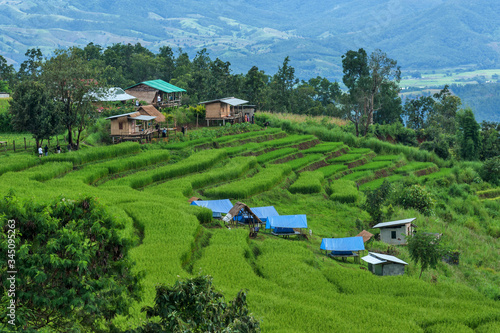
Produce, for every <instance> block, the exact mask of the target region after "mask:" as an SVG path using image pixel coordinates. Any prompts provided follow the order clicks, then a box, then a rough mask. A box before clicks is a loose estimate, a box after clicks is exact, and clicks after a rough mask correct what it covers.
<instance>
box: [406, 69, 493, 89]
mask: <svg viewBox="0 0 500 333" xmlns="http://www.w3.org/2000/svg"><path fill="white" fill-rule="evenodd" d="M495 74H497V75H500V69H484V70H476V71H459V70H453V69H450V70H447V71H446V70H442V71H435V72H434V73H432V72H425V71H424V72H421V75H422V77H421V78H412V77H410V76H404V75H403V77H402V80H401V82H400V84H399V85H400V86H401V87H420V88H424V87H444V86H445V85H446V84H447V85H451V84H467V83H468V84H477V80H475V78H478V77H479V78H480V79H481V80H482V81H484V80H486V81H488V80H490V81H491V80H494V79H493V78H492V75H495ZM403 92H404V90H403Z"/></svg>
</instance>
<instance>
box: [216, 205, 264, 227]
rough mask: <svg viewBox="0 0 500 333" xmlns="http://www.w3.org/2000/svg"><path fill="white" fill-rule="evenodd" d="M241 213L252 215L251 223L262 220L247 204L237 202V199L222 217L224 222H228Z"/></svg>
mask: <svg viewBox="0 0 500 333" xmlns="http://www.w3.org/2000/svg"><path fill="white" fill-rule="evenodd" d="M241 213H245V214H247V215H249V216H250V217H252V218H253V223H262V221H261V220H260V219H259V217H258V216H257V215H255V214H254V212H252V210H251V209H250V207H248V206H247V205H245V204H244V203H242V202H239V201H238V202H237V203H236V204H235V205H234V206H233V208H231V209H230V210H229V213H227V215H226V216H225V217H224V219H223V220H224V221H226V222H229V221H231V220H232V219H233V217H235V216H238V215H240V214H241Z"/></svg>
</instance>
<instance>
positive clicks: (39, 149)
mask: <svg viewBox="0 0 500 333" xmlns="http://www.w3.org/2000/svg"><path fill="white" fill-rule="evenodd" d="M42 155H43V150H42V147H41V146H40V147H38V157H40V158H41V157H42Z"/></svg>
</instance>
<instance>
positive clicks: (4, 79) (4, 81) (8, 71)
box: [0, 55, 15, 92]
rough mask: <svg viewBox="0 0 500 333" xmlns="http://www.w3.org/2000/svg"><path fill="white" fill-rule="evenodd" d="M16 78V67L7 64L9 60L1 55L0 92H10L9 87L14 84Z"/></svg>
mask: <svg viewBox="0 0 500 333" xmlns="http://www.w3.org/2000/svg"><path fill="white" fill-rule="evenodd" d="M14 76H15V70H14V66H13V65H9V64H7V59H5V58H4V57H3V56H2V55H0V86H2V87H0V91H5V92H9V85H12V84H13V79H14Z"/></svg>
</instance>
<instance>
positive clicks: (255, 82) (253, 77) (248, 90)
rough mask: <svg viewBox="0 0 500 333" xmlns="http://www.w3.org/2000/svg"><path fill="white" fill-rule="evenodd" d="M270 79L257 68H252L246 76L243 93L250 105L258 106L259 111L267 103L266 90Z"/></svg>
mask: <svg viewBox="0 0 500 333" xmlns="http://www.w3.org/2000/svg"><path fill="white" fill-rule="evenodd" d="M268 82H269V77H268V76H267V75H266V74H265V73H264V71H262V70H259V68H258V67H257V66H252V68H250V70H249V71H248V72H247V74H246V75H245V79H244V83H243V93H244V94H245V96H246V98H247V99H248V100H249V101H250V103H252V104H255V105H257V108H258V109H262V106H263V105H264V104H265V103H266V97H265V96H266V88H267V84H268Z"/></svg>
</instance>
